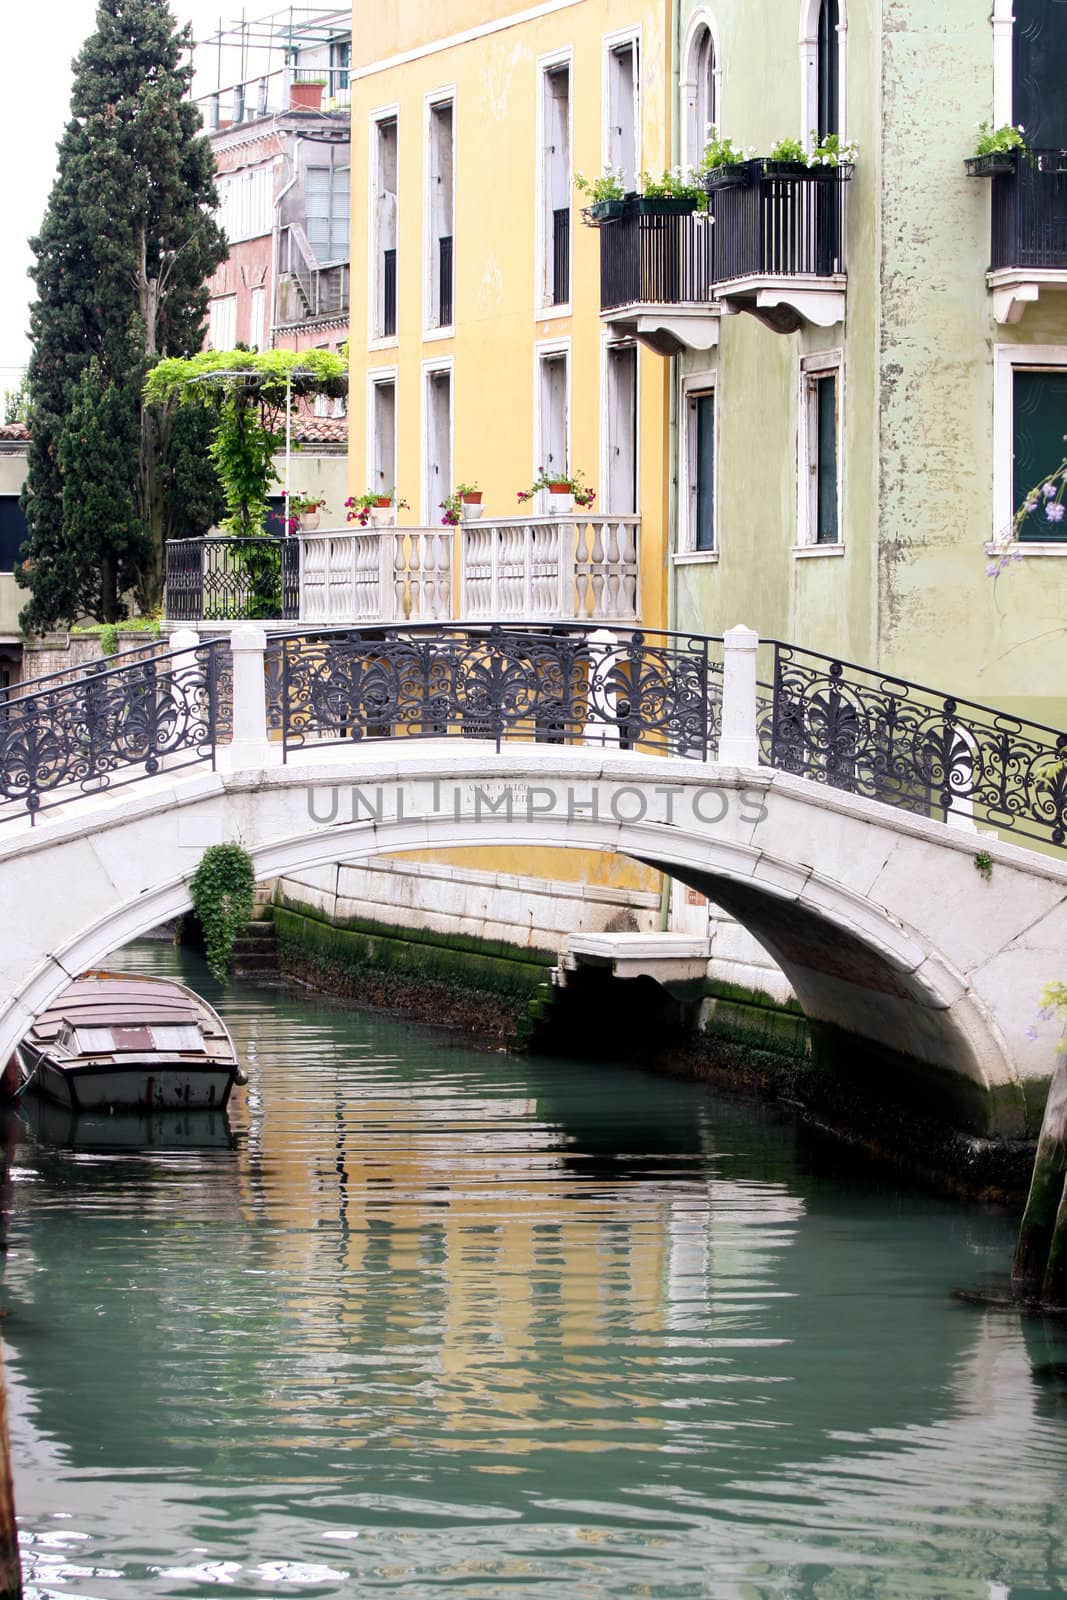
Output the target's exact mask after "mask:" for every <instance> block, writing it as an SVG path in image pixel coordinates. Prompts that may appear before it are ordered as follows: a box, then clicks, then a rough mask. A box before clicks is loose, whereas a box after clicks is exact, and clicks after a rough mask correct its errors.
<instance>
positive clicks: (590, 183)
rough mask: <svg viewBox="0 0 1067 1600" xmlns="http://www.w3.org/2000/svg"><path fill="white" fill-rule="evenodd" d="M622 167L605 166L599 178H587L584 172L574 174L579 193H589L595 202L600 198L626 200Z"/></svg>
mask: <svg viewBox="0 0 1067 1600" xmlns="http://www.w3.org/2000/svg"><path fill="white" fill-rule="evenodd" d="M622 180H623V173H622V168H621V167H605V168H604V170H603V172H602V173H601V174H600V176H599V178H587V177H586V176H585V173H584V172H576V173H575V174H574V187H575V188H576V189H577V190H578V192H579V194H587V195H588V196H589V198H590V200H592V201H593V202H594V203H595V202H596V201H598V200H625V198H626V190H625V189H624V188H623V181H622Z"/></svg>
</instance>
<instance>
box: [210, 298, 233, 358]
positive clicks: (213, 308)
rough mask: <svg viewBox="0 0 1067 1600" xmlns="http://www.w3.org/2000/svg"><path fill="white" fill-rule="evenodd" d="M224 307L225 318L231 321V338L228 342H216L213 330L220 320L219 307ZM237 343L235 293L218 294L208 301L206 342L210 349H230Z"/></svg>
mask: <svg viewBox="0 0 1067 1600" xmlns="http://www.w3.org/2000/svg"><path fill="white" fill-rule="evenodd" d="M223 306H225V307H226V316H227V318H232V321H233V338H232V339H231V341H230V343H229V344H217V343H216V341H215V330H216V328H217V326H218V323H219V322H220V321H221V307H223ZM236 343H237V295H236V293H235V294H219V295H215V297H214V298H213V299H212V300H209V301H208V320H207V344H208V348H209V349H210V350H232V349H233V347H234V345H235V344H236Z"/></svg>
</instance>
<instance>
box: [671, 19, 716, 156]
mask: <svg viewBox="0 0 1067 1600" xmlns="http://www.w3.org/2000/svg"><path fill="white" fill-rule="evenodd" d="M685 62H686V69H685V76H684V78H683V80H682V83H681V85H680V87H681V91H682V102H683V105H684V108H685V117H684V127H685V149H684V152H683V165H684V166H687V167H691V166H695V165H696V163H697V162H698V161H699V160H700V158H701V156H702V155H703V154H704V146H705V144H706V143H707V127H708V123H709V122H717V121H718V105H717V100H718V95H717V93H716V80H717V77H718V71H717V63H716V59H715V39H714V36H713V34H712V31H711V29H710V28H709V27H708V25H707V23H705V22H698V23H697V25H696V26H695V28H693V31H692V36H691V38H690V41H689V47H688V49H687V51H686V53H685Z"/></svg>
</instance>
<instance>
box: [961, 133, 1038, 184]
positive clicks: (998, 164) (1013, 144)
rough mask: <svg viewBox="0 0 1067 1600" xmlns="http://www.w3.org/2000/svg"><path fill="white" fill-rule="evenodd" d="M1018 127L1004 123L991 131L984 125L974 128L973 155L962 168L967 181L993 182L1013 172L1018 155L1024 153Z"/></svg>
mask: <svg viewBox="0 0 1067 1600" xmlns="http://www.w3.org/2000/svg"><path fill="white" fill-rule="evenodd" d="M1025 131H1026V130H1025V128H1024V127H1023V125H1022V123H1020V124H1019V126H1018V127H1017V128H1016V127H1013V126H1012V124H1011V123H1010V122H1006V123H1005V124H1004V126H1003V127H1002V128H991V127H990V126H989V123H988V122H980V123H979V124H978V137H977V139H976V140H975V144H974V155H973V156H967V157H966V158H965V160H964V166H965V167H966V168H967V176H968V177H969V178H996V177H1000V176H1002V175H1003V174H1004V173H1007V172H1014V171H1015V167H1016V163H1017V162H1018V159H1019V151H1020V150H1025V149H1026V140H1025V139H1024V138H1023V134H1024V133H1025Z"/></svg>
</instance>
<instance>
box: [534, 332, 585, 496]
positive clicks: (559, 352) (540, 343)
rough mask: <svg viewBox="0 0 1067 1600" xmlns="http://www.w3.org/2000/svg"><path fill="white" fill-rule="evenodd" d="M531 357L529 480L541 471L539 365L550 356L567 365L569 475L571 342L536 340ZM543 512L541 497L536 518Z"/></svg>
mask: <svg viewBox="0 0 1067 1600" xmlns="http://www.w3.org/2000/svg"><path fill="white" fill-rule="evenodd" d="M533 353H534V360H533V419H534V426H533V472H532V474H531V478H536V477H537V476H538V474H539V473H540V471H541V462H540V460H539V456H540V452H541V423H542V415H541V392H542V387H543V384H542V377H541V364H542V362H543V361H545V360H546V358H549V359H550V358H551V357H553V356H563V357H564V359H565V360H566V363H567V383H566V388H565V389H564V404H565V405H566V408H567V426H566V452H567V471H568V472H570V471H572V470H573V469H572V461H573V456H572V454H571V430H572V426H573V406H572V394H573V385H574V361H573V358H572V354H571V340H570V337H569V336H568V337H567V338H565V339H537V340H535V341H534V352H533ZM547 511H548V506H547V504H546V503H544V497H542V503H541V504H540V505H538V507H537V513H539V514H540V515H542V516H543V515H545V514H546V513H547Z"/></svg>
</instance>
